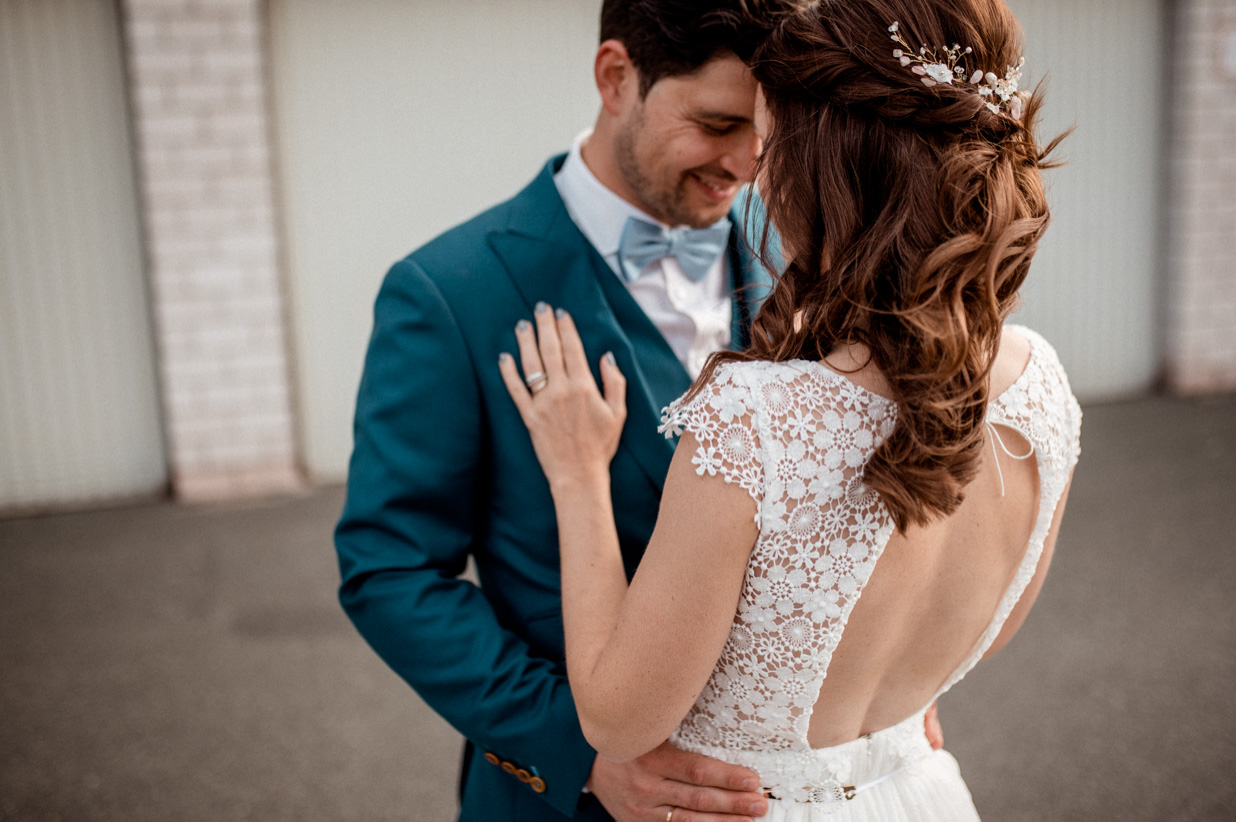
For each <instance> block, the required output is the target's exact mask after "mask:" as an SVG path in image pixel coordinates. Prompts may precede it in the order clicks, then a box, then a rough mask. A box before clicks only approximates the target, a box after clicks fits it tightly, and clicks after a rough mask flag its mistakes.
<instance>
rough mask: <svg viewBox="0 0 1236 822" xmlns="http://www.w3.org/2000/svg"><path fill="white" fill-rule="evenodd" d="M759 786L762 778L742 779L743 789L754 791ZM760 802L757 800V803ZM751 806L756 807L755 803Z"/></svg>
mask: <svg viewBox="0 0 1236 822" xmlns="http://www.w3.org/2000/svg"><path fill="white" fill-rule="evenodd" d="M759 786H760V780H758V779H755V778H751V779H744V780H743V781H742V789H743V790H744V791H753V790H755V789H756V788H758V787H759ZM758 804H759V803H758V802H757V803H756V805H758ZM751 807H753V808H754V807H755V805H752V806H751Z"/></svg>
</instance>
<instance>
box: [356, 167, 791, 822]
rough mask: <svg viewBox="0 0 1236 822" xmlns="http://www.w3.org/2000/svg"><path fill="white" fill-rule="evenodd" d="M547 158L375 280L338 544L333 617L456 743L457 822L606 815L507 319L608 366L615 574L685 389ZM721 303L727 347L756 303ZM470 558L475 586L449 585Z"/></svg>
mask: <svg viewBox="0 0 1236 822" xmlns="http://www.w3.org/2000/svg"><path fill="white" fill-rule="evenodd" d="M562 159H563V158H562V157H556V158H554V159H553V160H551V161H550V162H549V163H548V164H547V165H546V167H545V168H544V170H543V171H542V172H541V174H540V175H538V177H537V178H536V179H535V180H534V181H533V182H532V183H531V184H530V185H529V186H528V187H527V188H525V189H524V190H523V191H521V192H520V193H519V194H517V195H516V196H515V197H514V198H512V199H511V200H509V201H507V202H505V203H502V204H501V205H498V206H496V207H494V208H492V209H490V210H489V211H487V212H485V213H483V214H481V215H479V216H478V217H476V218H474V219H472V220H470V221H469V222H467V223H464V224H463V225H460V226H458V227H456V228H454V229H452V230H450V231H448V232H446V233H445V234H443V235H442V236H440V237H438V238H437V239H435V240H432V241H431V242H429V243H428V244H427V245H425V246H423V247H422V248H420V249H418V250H417V251H415V252H413V253H412V254H411V255H409V256H408V257H407V258H406V259H404V260H401V261H400V262H398V263H396V264H395V265H394V266H393V267H392V268H391V270H390V272H389V274H387V276H386V279H385V281H384V283H383V285H382V288H381V291H380V293H379V294H378V298H377V302H376V304H375V308H374V329H373V336H372V338H371V340H370V343H369V350H368V354H367V356H366V360H365V369H364V375H363V377H362V380H361V386H360V392H359V396H358V398H357V403H356V422H355V449H354V451H353V454H352V460H351V465H350V468H349V472H348V493H347V503H346V506H345V508H344V511H343V516H342V519H341V520H340V522H339V525H338V527H337V529H336V531H335V544H336V547H337V549H338V553H339V565H340V570H341V575H342V585H341V587H340V592H339V597H340V600H341V602H342V604H343V607H344V609H345V610H346V611H347V613H348V615H349V616H350V617H351V619H352V621H353V623H354V624H355V625H356V627H357V629H358V630H359V631H360V633H361V634H362V635H363V636H364V637H365V639H366V640H367V641H368V642H369V644H370V645H371V646H372V647H373V648H374V650H375V651H377V653H378V654H379V655H380V656H381V657H382V659H384V660H385V661H386V662H387V664H389V665H390V667H391V668H393V669H394V670H395V671H396V673H398V674H399V675H400V676H401V677H403V678H404V679H405V680H406V681H407V682H408V683H409V684H410V685H411V686H412V687H413V688H415V689H416V691H417V693H419V694H420V695H421V697H422V698H423V699H424V700H425V701H426V702H427V703H428V704H429V705H430V706H431V707H432V708H433V709H434V710H436V711H437V712H438V713H439V714H441V715H442V716H443V717H444V718H445V719H446V720H447V721H448V722H450V723H451V724H452V725H453V726H454V727H455V728H457V729H458V730H459V731H460V732H461V733H462V734H463V735H464V737H465V738H466V739H467V740H468V744H467V746H466V747H465V752H464V757H465V760H464V765H463V776H462V778H461V784H460V801H461V812H460V819H461V820H501V819H511V820H522V819H528V820H532V819H536V820H547V819H550V820H552V819H559V818H577V819H596V820H603V819H609V816H608V815H607V814H606V813H605V812H604V810H603V809H602V808H601V807H600V805H599V803H597V802H595V801H591V802H590V801H588V800H587V799H585V800H584V801H582V802H581V789H582V788H583V786H584V783H585V781H586V780H587V778H588V773H589V771H590V769H591V767H592V762H593V760H594V758H595V756H596V753H595V752H594V751H593V750H592V748H590V747H589V745H588V743H587V742H586V741H585V740H584V737H583V734H582V733H581V731H580V728H579V722H578V719H577V718H576V714H575V706H574V702H573V701H572V699H571V691H570V688H569V686H568V684H567V678H566V667H565V663H564V661H563V636H562V606H561V592H560V580H559V570H558V539H557V527H556V523H555V517H554V507H553V501H552V499H551V497H550V493H549V486H548V484H547V482H546V480H545V477H544V475H543V474H542V473H541V470H540V466H539V464H538V463H537V459H536V455H535V454H534V453H533V450H532V443H531V441H530V439H529V437H528V433H527V430H526V429H525V428H524V425H523V423H522V422H521V421H520V418H519V414H518V412H517V411H516V409H515V406H514V404H513V403H512V402H511V400H510V397H509V396H508V394H507V391H506V388H505V386H504V385H503V383H502V379H501V376H500V374H499V372H498V354H499V353H501V352H503V351H509V352H514V351H515V337H514V332H513V329H514V326H515V323H516V322H517V321H518V320H520V319H521V318H530V317H531V316H532V309H533V306H534V305H535V304H536V303H537V302H538V301H541V300H543V301H545V302H547V303H549V304H550V305H552V306H554V307H555V308H557V307H561V308H564V309H566V310H567V311H568V312H570V314H571V316H572V317H573V318H574V319H575V322H576V324H577V325H578V327H579V330H580V335H581V337H582V338H583V343H584V347H585V349H586V350H587V353H588V360H589V362H590V363H592V366H593V370H594V372H595V371H596V369H597V367H598V363H599V360H600V358H601V355H602V354H604V353H605V352H606V351H612V352H613V353H614V356H615V357H616V358H617V362H618V365H619V367H620V368H621V369H622V371H623V373H624V374H625V375H626V377H627V380H628V382H627V408H628V419H627V423H626V428H625V429H624V431H623V435H622V440H621V443H620V445H619V448H618V452H617V454H616V455H615V457H614V459H613V462H612V464H611V469H610V471H611V476H612V481H613V484H612V487H613V497H614V510H615V516H616V519H617V527H618V535H619V542H620V543H621V546H622V554H623V559H624V562H625V565H626V570H627V575H628V577H629V576H630V575H631V574H633V573H634V570H635V566H636V564H637V563H638V562H639V559H640V556H641V555H642V553H643V550H644V547H645V545H646V544H647V543H648V539H649V537H650V536H651V534H652V528H653V524H654V522H655V521H656V516H657V509H658V506H659V502H660V497H661V487H662V483H663V482H664V479H665V475H666V472H667V470H668V468H669V462H670V457H671V456H672V453H673V446H672V445H671V443H670V442H668V441H667V440H666V439H665V438H664V437H663V436H662V435H660V434H658V433H657V425H658V422H659V418H660V412H661V409H662V408H663V407H664V406H665V405H667V404H668V403H670V402H671V401H672V400H674V399H675V398H676V397H678V396H679V395H680V394H681V393H682V392H683V391H685V390H686V389H687V387H688V386H689V385H690V382H691V381H690V378H689V376H688V375H687V372H686V371H685V370H684V368H683V366H682V365H681V364H680V363H679V361H678V360H677V358H676V357H675V356H674V353H673V352H672V350H671V349H670V347H669V345H668V344H667V343H666V341H665V339H664V338H663V337H662V336H661V334H660V332H658V331H657V329H656V327H655V326H654V325H653V324H652V322H651V321H650V320H649V319H648V318H647V316H646V315H645V314H644V313H643V311H641V310H640V308H639V306H638V304H636V302H635V301H634V300H633V299H632V298H631V296H630V294H629V293H628V292H627V289H626V288H625V286H624V285H623V284H622V282H621V281H620V280H619V279H618V277H617V276H616V275H615V274H614V273H613V271H612V269H610V268H609V266H607V265H606V264H605V262H604V260H602V259H601V257H600V256H599V255H598V254H597V252H596V250H595V249H594V248H593V247H592V246H591V245H590V244H589V243H588V241H587V240H586V239H585V238H584V236H583V235H582V234H581V233H580V231H579V229H578V228H577V227H576V226H575V224H574V222H572V220H571V218H570V216H569V215H568V214H567V211H566V208H565V206H564V205H563V202H562V199H561V198H560V196H559V194H558V190H557V188H556V187H555V186H554V182H553V173H554V171H555V170H556V169H557V168H558V167H560V166H561V163H562ZM736 210H737V209H736ZM735 224H736V225H738V224H740V223H739V221H738V220H737V219H736V220H735ZM735 233H737V232H735ZM729 253H730V254H731V255H732V256H731V270H732V271H733V272H734V274H735V277H734V279H735V280H736V283H735V285H739V286H743V285H752V286H755V287H756V288H758V287H759V286H760V285H765V286H766V285H767V282H768V280H767V277H766V275H763V274H760V273H757V270H758V271H762V269H760V268H759V266H757V265H756V264H755V262H754V260H753V259H752V258H751V256H750V255H749V253H748V252H747V251H746V247H745V244H743V243H741V242H738V241H737V240H736V239H734V238H732V239H731V243H730V252H729ZM763 290H766V289H762V290H761V291H763ZM736 295H737V296H736V297H735V303H734V312H733V316H734V326H733V344H734V345H735V346H741V345H743V344H744V334H745V330H746V327H747V324H748V320H749V318H750V316H751V314H752V312H753V309H754V300H755V299H758V297H759V296H760V294H759V293H756V292H755V290H754V289H746V290H739V291H737V292H736ZM469 556H471V557H472V558H473V559H474V560H475V563H476V572H477V575H478V577H479V579H480V586H479V587H478V586H476V585H473V584H472V583H470V582H468V581H466V580H462V579H460V578H459V576H460V574H461V573H462V572H463V570H464V566H465V564H466V563H467V560H468V557H469ZM409 813H413V810H412V809H409Z"/></svg>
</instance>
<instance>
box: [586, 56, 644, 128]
mask: <svg viewBox="0 0 1236 822" xmlns="http://www.w3.org/2000/svg"><path fill="white" fill-rule="evenodd" d="M593 74H594V76H595V78H596V83H597V91H599V92H600V93H601V107H602V108H604V109H605V111H606V112H608V113H609V114H610V116H613V117H618V116H621V113H622V111H623V109H624V108H627V107H628V106H630V105H631V103H632V102H634V101H635V99H637V98H638V97H639V71H637V70H636V68H635V65H634V64H633V63H632V62H631V56H630V55H629V54H627V47H626V46H625V45H623V44H622V41H621V40H606V41H605V42H603V43H601V45H600V46H599V47H598V48H597V56H596V61H595V62H594V64H593Z"/></svg>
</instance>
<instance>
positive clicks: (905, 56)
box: [888, 23, 1026, 120]
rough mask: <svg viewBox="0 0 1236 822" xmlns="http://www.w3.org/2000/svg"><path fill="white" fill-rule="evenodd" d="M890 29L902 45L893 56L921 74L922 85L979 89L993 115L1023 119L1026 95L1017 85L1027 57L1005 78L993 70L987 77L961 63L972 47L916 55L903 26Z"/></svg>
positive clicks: (894, 24)
mask: <svg viewBox="0 0 1236 822" xmlns="http://www.w3.org/2000/svg"><path fill="white" fill-rule="evenodd" d="M888 30H889V33H890V34H891V35H892V37H891V39H892V41H893V42H894V43H896V44H897V45H898V46H900V48H896V49H893V56H894V57H896V58H897V59H898V60H900V61H901V65H903V66H908V67H909V69H910V71H912V72H914V73H915V74H916V75H918V77H919V79H920V80H922V81H923V85H925V86H928V87H932V86H938V85H946V86H952V85H957V86H962V87H964V86H966V85H970V86H976V87H977V88H976V89H975V90H976V91H977V92H978V94H979V96H980V97H983V98H984V99H985V100H986V105H987V108H988V110H989V111H991V113H992V114H1007V115H1008V116H1009V117H1012V118H1013V119H1014V120H1020V119H1021V115H1022V110H1023V107H1024V101H1025V92H1019V91H1018V90H1017V83H1018V81H1020V80H1021V67H1022V66H1024V65H1025V64H1026V58H1025V57H1022V58H1020V59H1019V60H1018V61H1017V65H1015V66H1009V67H1008V71H1006V72H1005V73H1004V77H1003V78H1000V77H997V76H996V75H995V74H993V73H992V72H990V71H989V72H987V73H985V74H984V73H983V70H982V69H978V70H976V71H975V72H974V73H973V74H970V73H969V72H967V70H966V67H965V66H964V65H963V64H962V61H963V60H964V59H965V56H966V55H967V54H971V53H973V51H974V49H972V48H970V47H969V46H966V47H965V48H964V49H963V48H962V47H961V46H959V45H957V44H956V43H954V44H953V45H952V46H951V47H949V46H940V50H939V52H937V51H936V50H935V49H929V48H927V47H926V46H922V47H921V48H919V50H918V52H917V53H915V51H914V50H913V49H912V48H910V45H909V44H908V43H907V42H906V41H905V39H904V38H903V37H902V36H901V24H900V23H893V24H892V25H891V26H889V27H888ZM1005 107H1007V109H1008V110H1007V111H1005Z"/></svg>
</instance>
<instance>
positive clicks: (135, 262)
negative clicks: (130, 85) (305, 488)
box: [0, 0, 167, 509]
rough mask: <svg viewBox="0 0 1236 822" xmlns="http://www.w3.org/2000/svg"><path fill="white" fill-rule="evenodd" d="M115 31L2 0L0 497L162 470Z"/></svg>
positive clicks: (141, 484)
mask: <svg viewBox="0 0 1236 822" xmlns="http://www.w3.org/2000/svg"><path fill="white" fill-rule="evenodd" d="M127 117H128V115H127V110H126V103H125V94H124V73H123V68H122V64H121V52H120V34H119V29H118V22H117V13H116V7H115V4H114V3H111V2H108V1H107V0H0V509H14V508H17V509H20V508H26V507H31V506H40V507H41V506H49V505H53V506H54V505H65V504H73V503H81V502H94V501H98V500H105V499H112V498H122V497H130V496H137V495H143V494H152V493H156V492H158V491H159V490H160V489H161V488H162V487H163V486H164V485H165V483H166V479H167V469H166V465H165V460H164V455H163V439H162V433H161V428H160V418H159V407H158V393H157V386H156V379H155V366H154V356H153V348H152V342H151V328H150V319H149V309H148V305H147V302H148V301H147V297H146V293H145V285H144V282H143V273H142V265H141V244H140V237H139V229H138V210H137V191H136V184H135V180H134V174H133V162H132V150H131V147H130V140H129V126H128V121H127Z"/></svg>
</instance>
